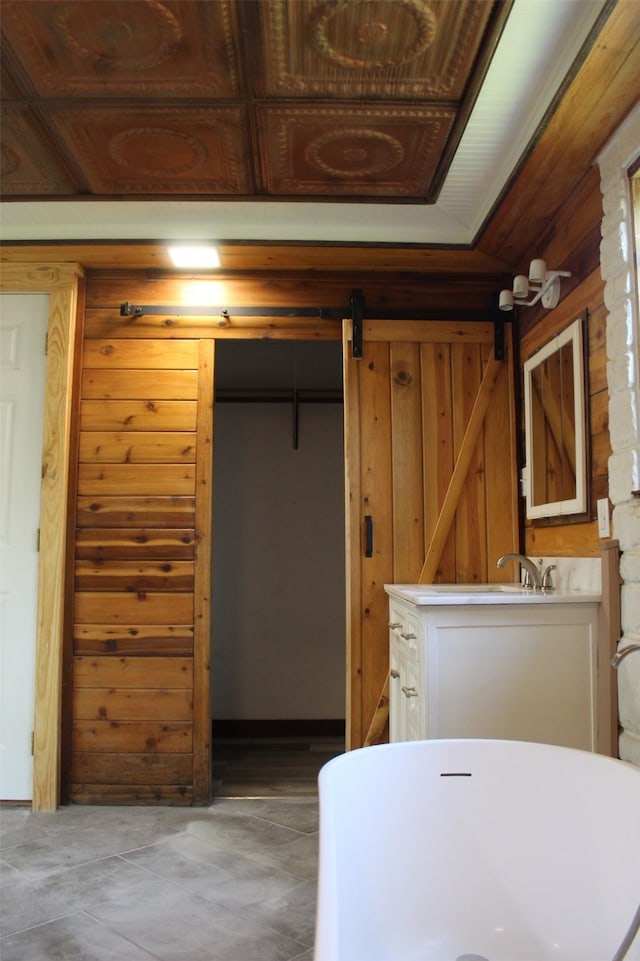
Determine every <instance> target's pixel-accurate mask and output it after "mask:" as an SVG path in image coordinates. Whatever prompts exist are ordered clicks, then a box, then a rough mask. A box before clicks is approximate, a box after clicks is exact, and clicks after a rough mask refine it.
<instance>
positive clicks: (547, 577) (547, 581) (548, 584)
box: [542, 564, 556, 591]
mask: <svg viewBox="0 0 640 961" xmlns="http://www.w3.org/2000/svg"><path fill="white" fill-rule="evenodd" d="M555 569H556V565H555V564H548V565H547V566H546V567H545V569H544V574H543V575H542V590H543V591H552V590H554V587H553V578H552V576H551V572H552V571H555Z"/></svg>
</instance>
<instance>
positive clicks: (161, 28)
mask: <svg viewBox="0 0 640 961" xmlns="http://www.w3.org/2000/svg"><path fill="white" fill-rule="evenodd" d="M508 9H509V3H508V2H501V0H456V2H455V3H454V2H451V0H28V2H25V0H2V20H1V29H2V98H3V102H2V112H3V116H2V193H3V195H4V196H5V197H6V198H11V199H21V200H26V199H33V198H48V199H51V198H54V197H59V198H74V197H81V196H88V197H98V198H110V199H114V198H125V199H131V198H164V199H167V200H168V199H175V198H182V199H184V198H198V199H202V198H211V199H216V198H224V199H227V200H228V199H238V200H241V199H251V198H279V199H292V200H304V199H305V198H307V199H310V200H314V201H318V200H330V201H336V200H350V201H353V200H354V199H355V200H375V201H377V202H380V201H382V202H390V201H396V202H401V203H407V202H411V203H420V202H427V203H430V202H434V201H435V199H436V198H437V193H438V190H439V187H440V186H441V184H442V181H443V179H444V176H445V174H446V171H447V168H448V165H449V164H450V162H451V159H452V156H453V153H454V150H455V147H456V144H457V142H458V140H459V138H460V136H461V134H462V132H463V130H464V126H465V123H466V120H467V118H468V115H469V112H470V110H471V107H472V104H473V100H474V97H475V95H476V94H477V91H478V89H479V86H480V84H481V81H482V78H483V75H484V72H485V70H486V67H487V65H488V63H489V60H490V58H491V55H492V53H493V50H494V48H495V45H496V43H497V40H498V36H499V33H500V30H501V28H502V26H503V24H504V21H505V18H506V16H507V14H508Z"/></svg>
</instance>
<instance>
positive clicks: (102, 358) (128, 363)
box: [83, 310, 198, 397]
mask: <svg viewBox="0 0 640 961" xmlns="http://www.w3.org/2000/svg"><path fill="white" fill-rule="evenodd" d="M108 314H109V316H110V321H111V326H112V327H113V310H110V311H108ZM85 335H86V339H85V343H84V349H83V367H84V369H85V371H86V370H88V369H90V368H103V369H107V370H123V369H126V370H130V371H131V370H133V371H138V370H153V371H157V370H171V371H176V370H196V371H197V369H198V341H197V340H167V339H164V338H162V339H160V336H158V337H157V339H149V340H136V339H133V340H119V339H117V338H115V339H114V340H93V339H92V337H91V332H90V331H89V330H88V329H87V328H85ZM133 337H134V338H135V337H137V338H139V337H140V332H139V331H138V332H136V331H134V332H133ZM155 377H156V378H158V374H155ZM121 380H122V375H121ZM148 382H149V381H148V378H146V377H144V376H143V377H142V378H141V384H148ZM135 383H136V376H135V374H133V375H130V378H129V385H130V388H131V387H132V386H133V385H135ZM128 396H129V397H137V396H138V393H137V391H132V392H131V393H129V395H128Z"/></svg>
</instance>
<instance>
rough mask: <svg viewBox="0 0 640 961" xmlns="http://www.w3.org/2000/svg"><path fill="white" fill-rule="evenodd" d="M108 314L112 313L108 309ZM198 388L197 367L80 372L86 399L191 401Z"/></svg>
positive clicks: (82, 392) (83, 395) (83, 394)
mask: <svg viewBox="0 0 640 961" xmlns="http://www.w3.org/2000/svg"><path fill="white" fill-rule="evenodd" d="M109 314H110V316H111V317H113V312H112V311H109ZM197 387H198V371H197V370H163V372H162V376H161V377H159V376H158V374H157V372H156V371H155V370H137V371H136V375H135V377H132V376H131V371H130V370H111V369H106V370H103V369H97V370H96V369H90V370H84V371H83V373H82V385H81V395H82V397H83V398H85V399H86V400H133V399H135V400H192V399H193V398H194V397H195V395H196V391H197Z"/></svg>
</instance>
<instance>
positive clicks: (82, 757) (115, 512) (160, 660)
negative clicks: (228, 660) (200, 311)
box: [68, 311, 213, 804]
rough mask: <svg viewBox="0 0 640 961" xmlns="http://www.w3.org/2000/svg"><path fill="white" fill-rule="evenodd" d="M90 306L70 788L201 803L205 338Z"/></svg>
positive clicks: (209, 390) (207, 475)
mask: <svg viewBox="0 0 640 961" xmlns="http://www.w3.org/2000/svg"><path fill="white" fill-rule="evenodd" d="M95 313H99V312H96V311H94V312H93V313H91V314H90V315H89V319H88V323H87V331H86V337H85V342H84V351H83V369H82V382H81V398H80V434H79V457H78V461H79V465H78V498H77V505H76V537H75V582H74V583H75V591H74V601H73V657H72V667H73V677H72V679H71V688H72V694H73V697H72V704H71V705H70V707H71V712H70V713H71V715H72V739H71V741H72V743H71V759H70V772H69V774H68V780H69V781H70V785H69V796H70V798H71V799H72V800H73V801H77V802H80V803H128V804H131V803H158V802H160V803H171V804H192V803H193V804H198V803H206V802H207V801H208V800H209V797H210V757H209V754H210V744H209V731H210V727H211V725H210V720H209V716H210V705H209V645H210V629H209V598H210V571H211V565H210V556H211V542H210V531H211V509H212V508H211V474H212V440H213V437H212V427H213V342H212V341H211V340H198V339H193V340H189V339H161V338H160V336H158V337H153V335H152V334H151V335H150V334H148V335H147V339H135V338H134V337H131V336H130V337H129V339H127V338H126V337H125V338H122V339H120V338H118V337H116V338H113V339H109V340H107V339H104V335H103V334H102V332H101V328H100V329H99V331H98V333H97V335H94V334H93V328H92V318H93V314H95ZM109 319H110V318H109ZM134 333H135V331H134ZM140 336H141V335H138V337H140Z"/></svg>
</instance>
